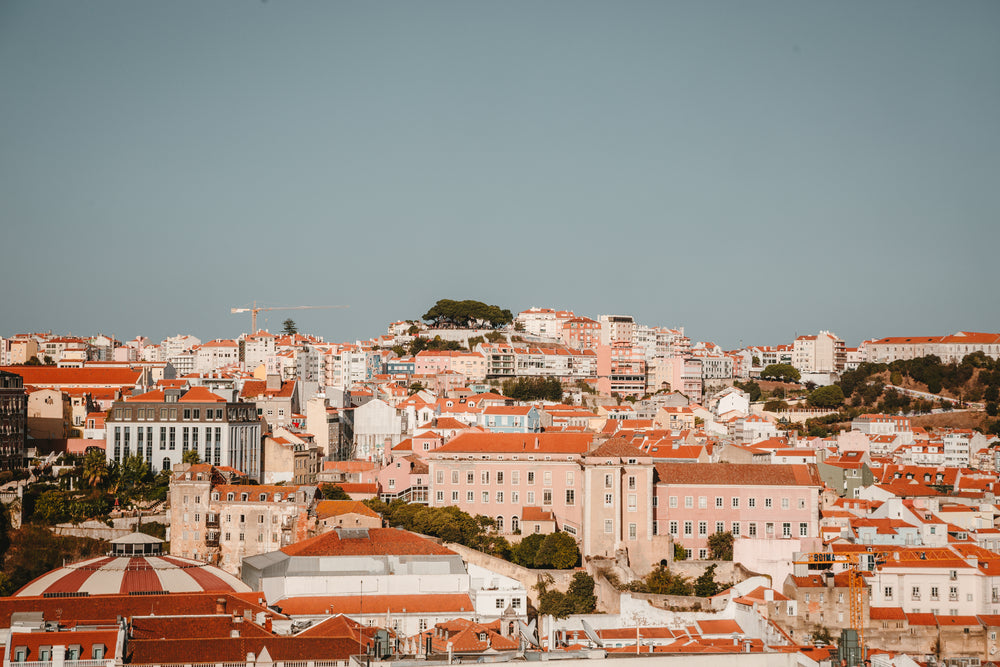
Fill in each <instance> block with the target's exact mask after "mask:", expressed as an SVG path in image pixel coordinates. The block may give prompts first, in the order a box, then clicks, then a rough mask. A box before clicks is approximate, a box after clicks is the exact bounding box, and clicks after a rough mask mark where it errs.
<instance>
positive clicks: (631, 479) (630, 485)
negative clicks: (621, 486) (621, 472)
mask: <svg viewBox="0 0 1000 667" xmlns="http://www.w3.org/2000/svg"><path fill="white" fill-rule="evenodd" d="M628 488H629V491H635V475H629V476H628Z"/></svg>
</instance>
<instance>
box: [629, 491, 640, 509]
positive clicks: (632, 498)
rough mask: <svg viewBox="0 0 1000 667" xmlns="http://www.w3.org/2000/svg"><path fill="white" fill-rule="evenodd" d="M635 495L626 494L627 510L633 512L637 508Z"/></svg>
mask: <svg viewBox="0 0 1000 667" xmlns="http://www.w3.org/2000/svg"><path fill="white" fill-rule="evenodd" d="M637 506H638V505H637V497H636V495H635V494H634V493H630V494H628V511H629V512H634V511H636V508H637Z"/></svg>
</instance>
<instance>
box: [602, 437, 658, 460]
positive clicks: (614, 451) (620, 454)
mask: <svg viewBox="0 0 1000 667" xmlns="http://www.w3.org/2000/svg"><path fill="white" fill-rule="evenodd" d="M587 456H588V457H592V456H599V457H606V456H610V457H614V458H623V459H640V458H647V457H648V456H649V454H644V453H643V452H641V451H639V450H638V449H637V448H636V447H635V446H634V445H632V444H631V443H629V442H627V441H626V440H625V439H623V438H612V439H611V440H608V441H607V442H605V443H604V444H602V445H600V446H599V447H596V448H594V449H593V450H592V451H590V452H587Z"/></svg>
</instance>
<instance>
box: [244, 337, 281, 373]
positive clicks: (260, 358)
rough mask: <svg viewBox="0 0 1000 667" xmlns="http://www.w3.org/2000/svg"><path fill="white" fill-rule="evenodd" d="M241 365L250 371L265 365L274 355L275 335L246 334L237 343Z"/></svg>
mask: <svg viewBox="0 0 1000 667" xmlns="http://www.w3.org/2000/svg"><path fill="white" fill-rule="evenodd" d="M237 344H238V345H239V360H240V365H242V366H243V368H244V369H246V370H248V371H251V372H252V371H253V370H254V369H255V368H257V367H258V366H262V365H265V364H266V363H267V358H268V357H270V356H273V355H274V334H271V333H268V332H267V331H258V332H257V333H252V334H245V335H243V336H240V338H239V340H238V341H237Z"/></svg>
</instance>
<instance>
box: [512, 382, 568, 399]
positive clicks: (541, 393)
mask: <svg viewBox="0 0 1000 667" xmlns="http://www.w3.org/2000/svg"><path fill="white" fill-rule="evenodd" d="M502 390H503V395H504V396H509V397H510V398H513V399H517V400H519V401H541V400H547V401H554V402H556V403H558V402H559V401H561V400H562V397H563V388H562V382H560V381H559V379H558V378H543V377H521V378H517V379H510V380H504V381H503V385H502Z"/></svg>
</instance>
